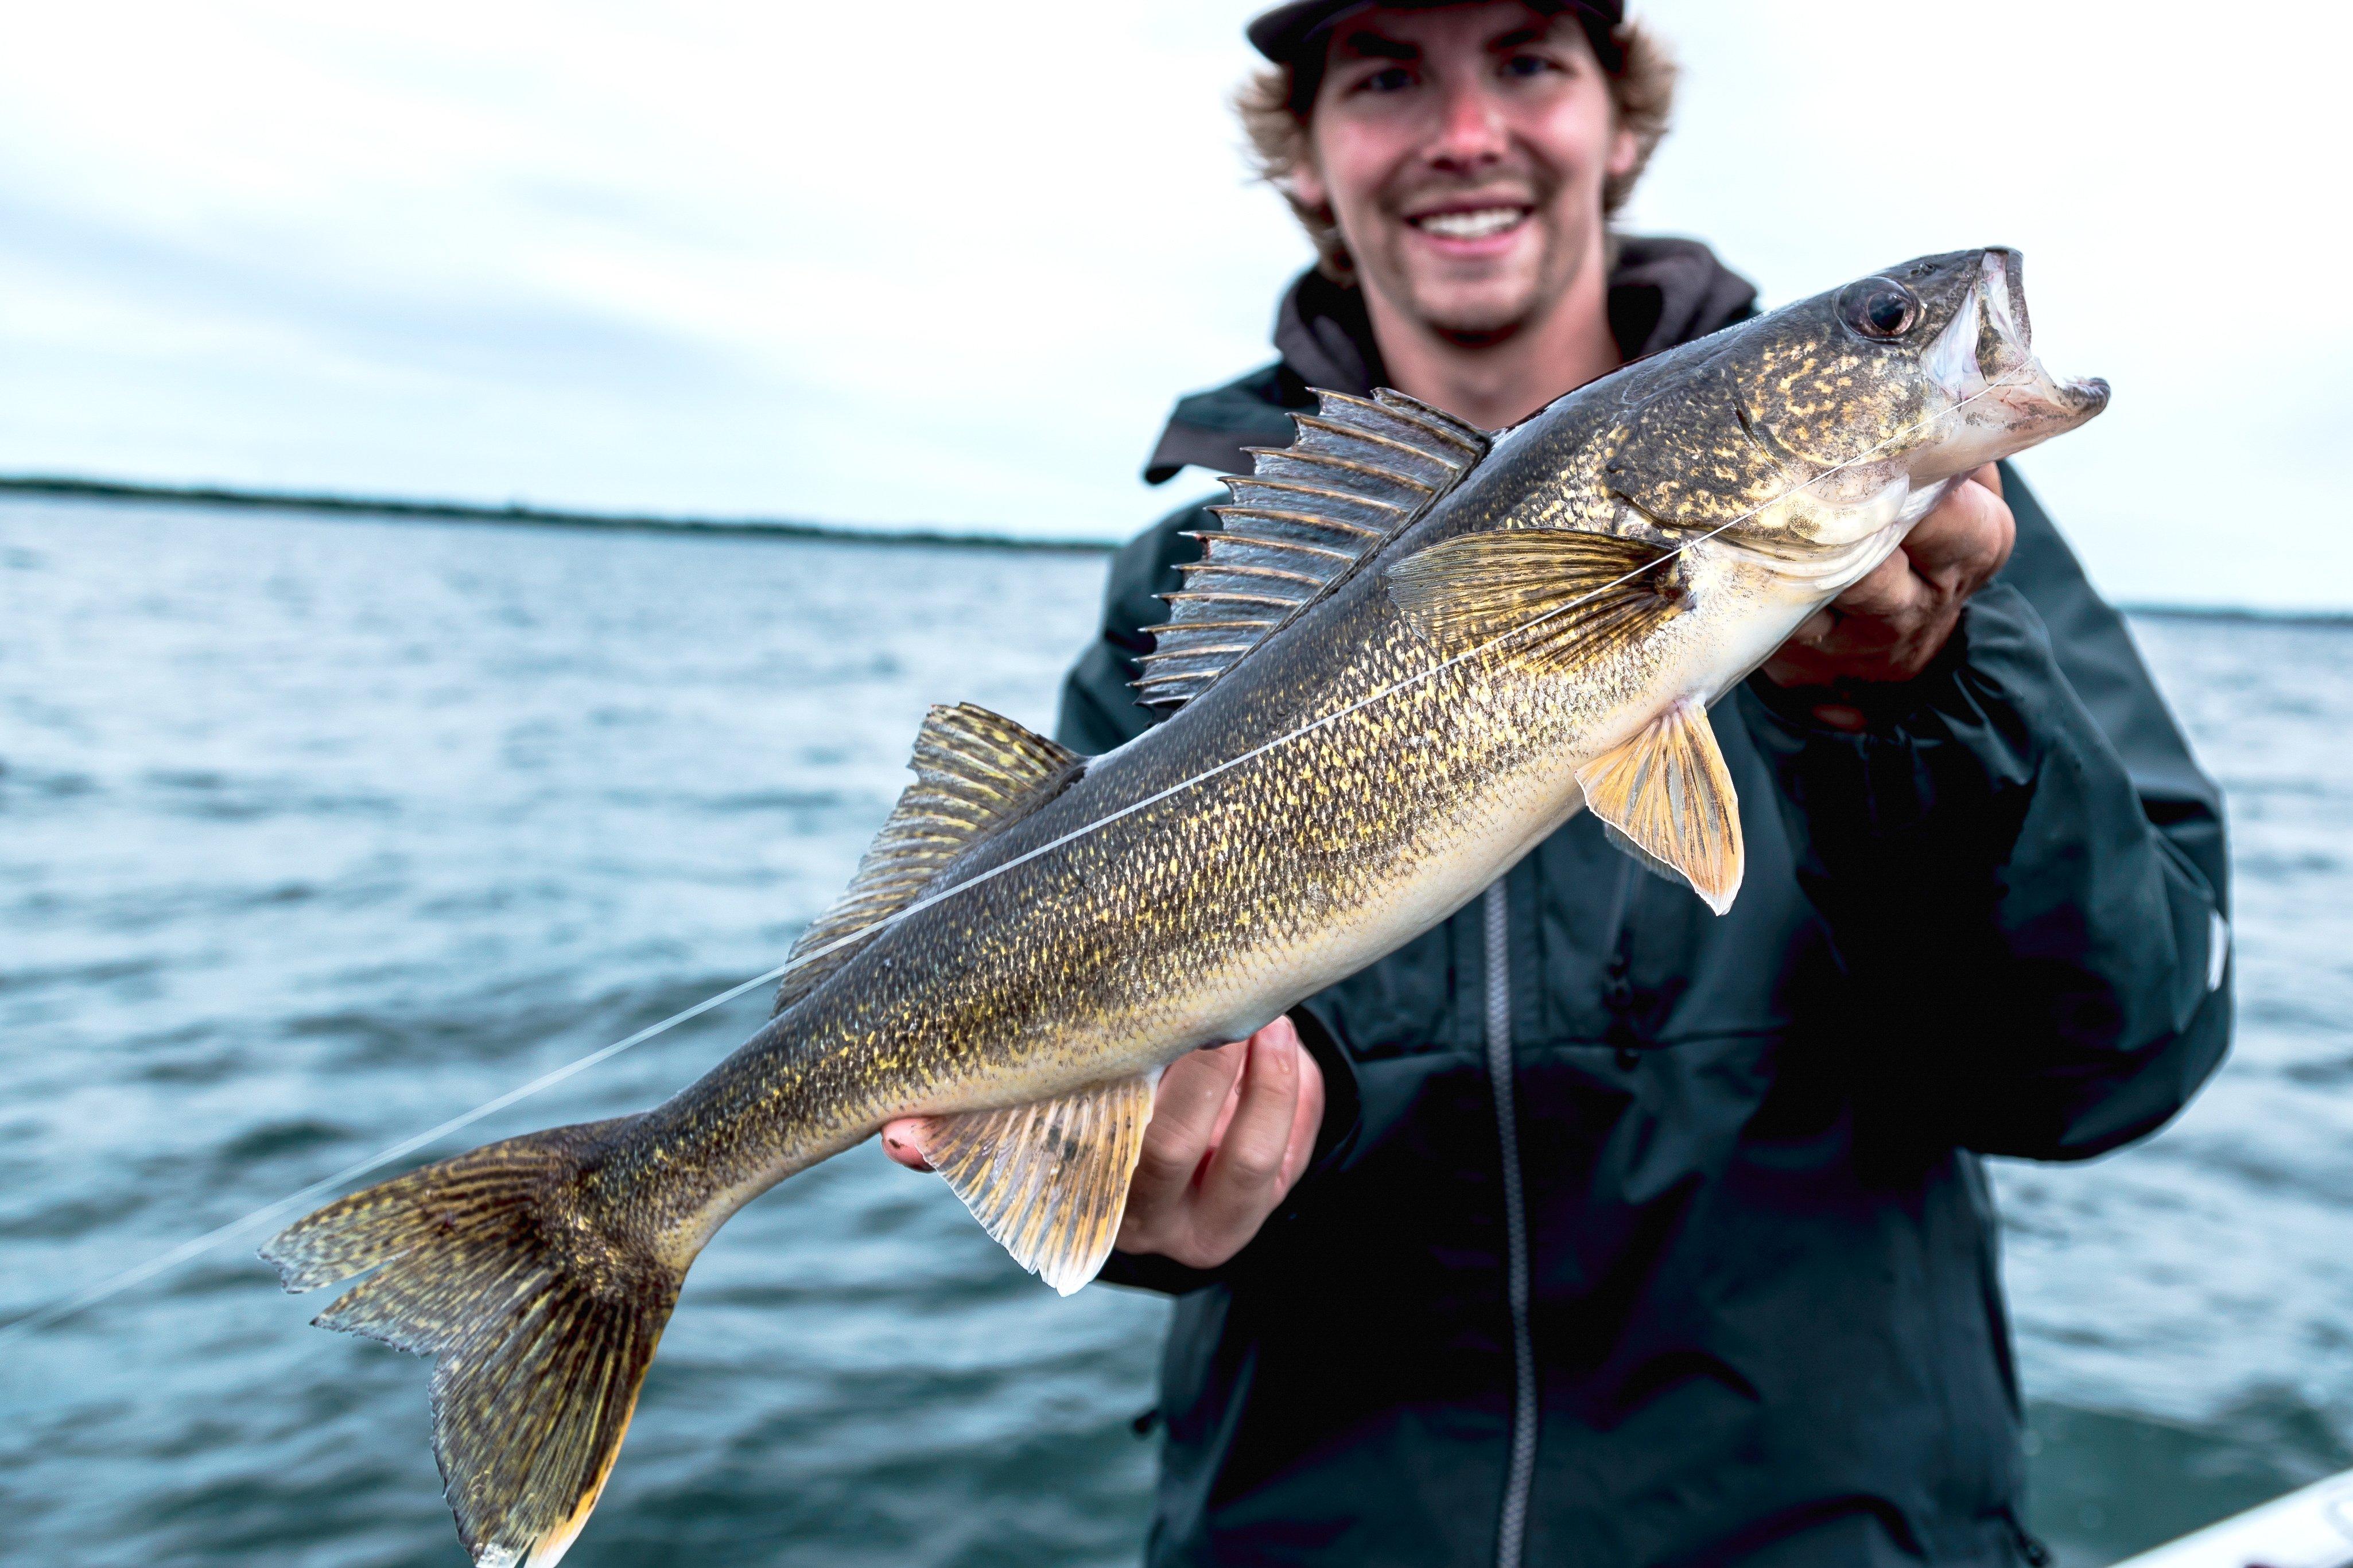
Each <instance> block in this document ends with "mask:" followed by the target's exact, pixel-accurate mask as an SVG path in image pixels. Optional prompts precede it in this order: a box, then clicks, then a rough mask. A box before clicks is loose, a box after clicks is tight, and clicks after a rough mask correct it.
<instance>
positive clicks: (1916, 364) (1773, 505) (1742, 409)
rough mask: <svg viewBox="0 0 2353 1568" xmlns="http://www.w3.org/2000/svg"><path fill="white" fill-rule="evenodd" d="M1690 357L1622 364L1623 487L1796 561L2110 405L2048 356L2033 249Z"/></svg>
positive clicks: (1956, 258) (1925, 261)
mask: <svg viewBox="0 0 2353 1568" xmlns="http://www.w3.org/2000/svg"><path fill="white" fill-rule="evenodd" d="M1677 353H1678V354H1679V355H1684V356H1688V357H1685V358H1682V359H1680V360H1678V358H1677V356H1676V355H1669V356H1663V357H1662V360H1660V361H1658V362H1652V363H1653V364H1654V366H1655V368H1653V369H1651V371H1650V372H1649V374H1642V373H1643V368H1644V367H1643V366H1641V365H1639V364H1638V365H1634V366H1630V367H1628V369H1627V371H1626V372H1623V373H1621V374H1624V375H1625V376H1626V377H1627V381H1626V382H1625V383H1624V387H1625V390H1624V392H1623V393H1622V394H1621V399H1622V403H1621V408H1622V413H1621V415H1620V424H1619V426H1618V428H1617V430H1616V432H1615V436H1614V440H1613V450H1612V453H1611V455H1610V457H1609V461H1608V464H1607V474H1608V479H1609V486H1610V488H1611V489H1613V490H1614V491H1616V493H1618V494H1619V495H1620V496H1621V497H1622V498H1624V500H1626V501H1627V502H1628V503H1629V504H1630V505H1631V506H1632V507H1633V508H1634V509H1636V510H1638V511H1639V512H1640V513H1641V515H1642V517H1643V519H1644V520H1645V521H1648V522H1650V523H1651V524H1653V525H1656V526H1658V527H1660V528H1662V529H1663V530H1666V531H1670V532H1675V531H1695V530H1705V531H1710V532H1711V533H1725V534H1728V535H1730V537H1731V540H1732V542H1735V543H1738V544H1745V545H1747V546H1749V547H1751V548H1752V549H1756V550H1760V551H1763V552H1767V553H1769V554H1772V555H1775V556H1777V557H1778V558H1780V559H1783V560H1785V561H1794V560H1796V559H1798V558H1799V557H1802V556H1805V555H1808V554H1812V553H1816V552H1824V551H1831V552H1843V551H1850V550H1852V549H1853V548H1855V547H1857V546H1859V545H1860V544H1862V542H1866V541H1870V540H1873V539H1874V538H1877V537H1879V536H1882V535H1884V534H1887V533H1888V532H1889V531H1891V530H1894V529H1895V528H1897V527H1899V526H1901V525H1908V524H1909V523H1911V522H1914V521H1918V520H1919V518H1920V517H1921V516H1923V515H1925V514H1926V511H1927V510H1929V509H1930V508H1931V507H1933V506H1934V505H1935V503H1936V500H1937V498H1938V497H1939V496H1941V495H1942V493H1943V491H1944V488H1945V487H1946V486H1947V484H1948V483H1949V482H1950V481H1952V480H1954V479H1957V476H1959V475H1962V474H1966V473H1968V471H1970V470H1971V469H1973V468H1978V466H1980V465H1981V464H1985V463H1989V462H1992V461H1994V460H1995V459H1997V458H2006V457H2009V456H2010V455H2011V454H2012V453H2014V452H2019V451H2022V450H2024V449H2025V448H2027V447H2031V446H2033V445H2035V444H2036V443H2037V442H2039V441H2043V440H2047V439H2049V438H2050V437H2052V436H2055V435H2058V434H2059V433H2060V432H2062V431H2064V430H2071V429H2073V428H2074V427H2075V426H2078V425H2081V424H2083V423H2084V421H2085V420H2087V419H2090V418H2091V417H2092V416H2094V415H2095V414H2097V413H2099V411H2100V410H2101V409H2102V408H2103V407H2105V405H2106V404H2107V399H2108V388H2107V384H2106V383H2105V382H2102V381H2096V380H2093V381H2068V382H2063V381H2060V380H2058V379H2056V378H2054V377H2053V376H2052V374H2050V373H2049V372H2048V371H2046V370H2044V369H2043V368H2042V363H2041V362H2040V361H2039V360H2037V359H2036V358H2035V357H2034V352H2033V347H2032V338H2031V327H2030V325H2029V320H2028V316H2027V312H2026V294H2025V290H2024V288H2023V286H2022V284H2021V266H2020V258H2019V254H2018V252H2016V251H2014V250H2010V249H2007V248H2004V247H1998V246H1997V247H1988V248H1986V249H1982V250H1961V251H1953V252H1950V253H1948V254H1947V255H1943V256H1924V257H1922V258H1919V259H1918V260H1915V261H1909V262H1905V264H1903V265H1902V266H1899V267H1892V268H1888V269H1887V270H1885V271H1883V272H1874V273H1873V274H1871V275H1870V276H1868V277H1865V278H1860V279H1856V280H1855V281H1853V282H1852V283H1849V284H1847V285H1845V286H1844V287H1842V288H1839V289H1831V290H1830V291H1829V292H1827V293H1823V294H1818V295H1816V296H1814V297H1813V298H1812V299H1810V300H1799V302H1798V303H1796V304H1793V305H1788V306H1784V307H1783V308H1782V309H1780V310H1775V311H1773V312H1771V313H1770V314H1769V315H1765V316H1760V317H1757V319H1755V320H1753V321H1746V322H1743V323H1741V324H1740V325H1738V326H1735V327H1732V328H1729V329H1727V330H1725V331H1723V332H1720V333H1718V334H1716V335H1715V337H1713V338H1707V339H1702V340H1701V341H1700V342H1697V343H1694V344H1692V345H1691V346H1690V347H1689V348H1688V349H1686V350H1683V351H1678V352H1677ZM1898 537H1900V535H1898ZM1890 547H1891V548H1892V545H1891V546H1890Z"/></svg>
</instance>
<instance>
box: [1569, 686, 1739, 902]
mask: <svg viewBox="0 0 2353 1568" xmlns="http://www.w3.org/2000/svg"><path fill="white" fill-rule="evenodd" d="M1577 784H1579V785H1580V786H1581V787H1582V788H1583V789H1584V791H1585V805H1586V808H1587V809H1588V810H1589V811H1591V812H1592V813H1593V815H1594V816H1598V817H1599V818H1600V819H1601V820H1602V823H1603V825H1604V826H1607V827H1608V829H1609V838H1610V841H1611V842H1612V843H1614V844H1616V845H1617V846H1618V847H1619V848H1620V849H1623V850H1625V851H1626V852H1627V853H1628V854H1630V855H1631V856H1633V857H1634V858H1635V859H1636V860H1638V861H1640V862H1641V864H1642V865H1643V866H1645V867H1647V868H1650V869H1651V870H1653V871H1656V872H1658V873H1659V874H1660V875H1661V876H1662V877H1664V878H1666V879H1668V880H1669V881H1671V882H1688V883H1689V884H1691V889H1692V891H1694V892H1695V893H1697V894H1698V895H1699V896H1700V897H1701V898H1703V899H1704V900H1707V907H1708V908H1709V909H1711V910H1715V912H1716V913H1717V914H1722V913H1724V911H1725V910H1728V909H1730V908H1731V907H1732V900H1733V896H1734V895H1735V894H1736V893H1738V892H1739V891H1740V873H1741V868H1742V865H1743V858H1744V852H1743V850H1742V848H1741V843H1740V798H1739V796H1738V795H1735V794H1734V793H1733V788H1732V771H1731V770H1730V769H1729V768H1726V767H1725V765H1724V752H1722V751H1720V750H1718V749H1717V747H1716V743H1715V730H1714V729H1713V728H1712V727H1711V726H1710V725H1709V723H1708V721H1707V709H1706V708H1705V707H1704V706H1703V705H1702V704H1701V703H1700V702H1698V701H1697V700H1695V699H1693V698H1688V697H1687V698H1684V699H1683V700H1681V701H1678V702H1676V703H1674V704H1673V705H1672V706H1671V707H1669V708H1668V709H1667V710H1666V711H1665V712H1663V713H1662V714H1660V715H1659V716H1658V717H1657V718H1655V719H1653V720H1651V722H1650V723H1649V724H1648V725H1646V726H1644V727H1643V729H1642V730H1641V732H1639V733H1638V734H1636V735H1634V736H1632V737H1631V738H1630V739H1628V740H1625V741H1621V742H1619V743H1618V744H1617V745H1615V746H1612V747H1611V748H1610V749H1609V750H1608V751H1606V752H1602V753H1601V754H1600V755H1599V756H1597V757H1595V758H1593V759H1592V760H1591V761H1590V762H1588V763H1586V764H1585V765H1584V766H1583V767H1581V768H1579V769H1577Z"/></svg>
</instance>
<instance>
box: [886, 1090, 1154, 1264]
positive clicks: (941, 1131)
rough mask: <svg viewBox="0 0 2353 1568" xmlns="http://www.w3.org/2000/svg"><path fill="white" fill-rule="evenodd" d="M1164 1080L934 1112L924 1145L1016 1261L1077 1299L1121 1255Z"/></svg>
mask: <svg viewBox="0 0 2353 1568" xmlns="http://www.w3.org/2000/svg"><path fill="white" fill-rule="evenodd" d="M1159 1079H1160V1075H1159V1074H1158V1073H1156V1072H1154V1073H1147V1074H1143V1075H1139V1076H1137V1077H1135V1078H1127V1079H1119V1080H1118V1081H1116V1082H1113V1083H1105V1084H1098V1085H1096V1086H1095V1087H1094V1088H1092V1089H1081V1090H1079V1091H1078V1092H1077V1093H1076V1094H1067V1095H1064V1096H1062V1097H1061V1098H1060V1099H1058V1100H1038V1101H1035V1102H1033V1103H1031V1104H1029V1105H1017V1106H1013V1107H1011V1108H1009V1109H1008V1110H970V1111H965V1112H962V1113H960V1114H957V1115H954V1116H928V1117H924V1118H923V1120H922V1122H921V1125H920V1126H919V1127H918V1128H917V1130H916V1133H915V1147H916V1148H917V1149H918V1150H920V1151H921V1152H922V1153H923V1158H924V1160H925V1161H926V1162H928V1163H930V1164H931V1166H932V1168H933V1169H934V1170H935V1171H937V1172H939V1173H940V1174H941V1175H942V1176H944V1177H945V1178H947V1184H948V1186H949V1187H950V1188H951V1189H952V1190H953V1191H954V1192H955V1195H956V1196H957V1197H959V1198H961V1199H963V1200H964V1205H965V1207H966V1208H968V1209H970V1210H971V1211H972V1216H973V1218H975V1219H976V1220H978V1221H980V1224H981V1228H982V1229H984V1230H986V1231H987V1232H988V1234H989V1235H990V1236H991V1237H995V1238H996V1239H997V1242H998V1243H999V1244H1000V1245H1002V1246H1003V1247H1004V1248H1005V1250H1006V1251H1008V1252H1009V1253H1011V1254H1012V1255H1013V1260H1014V1261H1015V1262H1016V1263H1018V1264H1019V1265H1021V1267H1022V1268H1027V1269H1029V1271H1030V1272H1031V1273H1033V1274H1035V1275H1037V1276H1038V1277H1039V1279H1043V1280H1044V1281H1045V1282H1046V1283H1047V1284H1049V1285H1051V1286H1052V1287H1053V1288H1054V1289H1056V1290H1058V1291H1060V1293H1061V1294H1063V1295H1065V1296H1067V1295H1069V1294H1071V1292H1072V1291H1073V1290H1076V1289H1078V1288H1079V1287H1080V1286H1082V1285H1084V1284H1085V1283H1086V1282H1087V1281H1088V1280H1090V1279H1093V1278H1094V1277H1095V1275H1096V1273H1097V1272H1098V1271H1099V1270H1100V1269H1101V1268H1103V1259H1104V1258H1109V1257H1110V1256H1111V1248H1112V1243H1113V1240H1114V1239H1116V1238H1117V1237H1118V1236H1119V1222H1120V1216H1121V1215H1122V1214H1124V1212H1125V1210H1126V1208H1127V1184H1128V1180H1129V1178H1131V1177H1132V1176H1134V1174H1135V1162H1136V1158H1137V1156H1138V1155H1139V1154H1141V1153H1142V1152H1143V1150H1144V1128H1145V1123H1146V1122H1148V1121H1151V1120H1152V1091H1153V1087H1154V1086H1155V1084H1156V1083H1158V1081H1159Z"/></svg>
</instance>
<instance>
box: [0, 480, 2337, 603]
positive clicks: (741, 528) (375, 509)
mask: <svg viewBox="0 0 2353 1568" xmlns="http://www.w3.org/2000/svg"><path fill="white" fill-rule="evenodd" d="M0 495H37V496H56V497H59V498H62V499H65V500H137V501H155V502H159V503H162V504H164V505H166V506H208V507H250V508H253V509H255V510H267V511H325V512H336V513H340V514H343V515H345V516H353V517H370V516H375V517H401V518H415V519H417V520H419V521H427V522H523V523H531V524H533V525H535V526H539V527H548V528H587V529H597V528H603V529H626V530H630V531H644V532H666V533H703V534H721V535H741V536H744V537H749V538H755V539H756V538H765V539H820V540H827V541H830V542H836V543H843V544H926V545H941V546H946V547H949V548H954V549H961V550H1019V551H1043V552H1050V553H1054V554H1061V555H1100V554H1103V553H1104V552H1108V551H1113V550H1116V549H1118V548H1119V542H1118V541H1116V540H1087V539H1010V538H1008V537H1006V536H1005V535H1003V534H993V533H948V532H944V531H939V530H937V529H920V528H896V529H891V528H844V527H842V526H840V525H839V524H835V523H823V522H796V521H790V520H787V519H784V518H765V517H743V518H722V517H682V516H672V515H665V514H662V513H658V512H619V511H580V510H571V509H569V508H563V507H538V506H524V505H522V504H520V503H516V504H513V505H510V506H470V505H467V504H466V503H464V502H462V501H434V500H392V499H389V498H385V497H382V496H351V495H332V494H323V493H322V494H311V493H305V492H302V491H299V490H248V489H229V488H227V487H225V486H211V485H203V486H188V485H142V484H130V483H126V482H124V481H121V480H117V479H70V478H67V477H64V476H62V475H48V474H0ZM2116 607H2117V608H2118V609H2119V610H2122V611H2123V612H2124V613H2125V614H2126V615H2128V616H2146V617H2148V618H2150V619H2154V620H2174V621H2245V622H2249V623H2252V624H2255V625H2260V626H2353V610H2264V609H2253V608H2249V607H2247V606H2244V605H2145V604H2124V605H2117V606H2116Z"/></svg>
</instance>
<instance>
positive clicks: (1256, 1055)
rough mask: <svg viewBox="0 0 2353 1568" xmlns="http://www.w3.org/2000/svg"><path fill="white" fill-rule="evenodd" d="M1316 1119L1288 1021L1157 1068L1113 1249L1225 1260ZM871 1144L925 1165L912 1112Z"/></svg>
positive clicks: (1280, 1192) (1274, 1200)
mask: <svg viewBox="0 0 2353 1568" xmlns="http://www.w3.org/2000/svg"><path fill="white" fill-rule="evenodd" d="M1323 1125H1324V1070H1323V1068H1319V1067H1317V1066H1316V1065H1315V1058H1314V1056H1312V1055H1311V1054H1309V1052H1308V1050H1307V1048H1306V1047H1303V1046H1302V1045H1301V1044H1300V1043H1299V1031H1298V1030H1297V1029H1296V1028H1295V1027H1293V1025H1292V1022H1291V1020H1290V1019H1288V1018H1277V1019H1276V1020H1275V1021H1274V1022H1273V1023H1271V1024H1269V1025H1268V1026H1266V1027H1265V1028H1263V1029H1261V1030H1260V1031H1259V1032H1258V1033H1257V1034H1255V1035H1252V1036H1251V1037H1250V1038H1249V1039H1247V1040H1237V1041H1236V1042H1234V1043H1233V1044H1232V1045H1229V1046H1212V1047H1208V1048H1207V1049H1205V1050H1198V1051H1195V1052H1194V1053H1193V1054H1192V1055H1191V1056H1188V1057H1182V1058H1178V1059H1177V1060H1176V1061H1175V1062H1174V1063H1172V1064H1170V1066H1169V1068H1168V1070H1167V1071H1166V1072H1165V1073H1163V1074H1161V1076H1160V1088H1159V1091H1158V1093H1157V1094H1156V1095H1155V1097H1154V1100H1153V1102H1152V1122H1151V1125H1149V1126H1148V1127H1146V1128H1145V1130H1144V1152H1143V1154H1142V1156H1141V1157H1140V1158H1139V1159H1138V1160H1137V1161H1136V1164H1135V1177H1134V1180H1133V1181H1131V1182H1130V1183H1129V1184H1128V1188H1127V1215H1126V1217H1125V1218H1124V1220H1123V1221H1122V1222H1121V1224H1120V1227H1119V1242H1118V1246H1119V1249H1120V1250H1121V1251H1122V1252H1141V1253H1156V1254H1158V1255H1159V1256H1161V1257H1163V1258H1173V1259H1175V1260H1176V1262H1178V1263H1182V1264H1185V1265H1187V1266H1188V1267H1190V1268H1216V1267H1217V1266H1218V1265H1219V1264H1220V1263H1223V1262H1225V1261H1226V1259H1228V1258H1231V1257H1232V1256H1233V1255H1234V1254H1235V1253H1237V1252H1240V1250H1241V1249H1242V1248H1243V1247H1247V1246H1248V1245H1249V1244H1250V1237H1254V1236H1256V1235H1257V1234H1258V1227H1259V1226H1262V1225H1264V1224H1265V1223H1266V1216H1267V1215H1271V1214H1272V1213H1273V1212H1274V1210H1275V1205H1278V1204H1280V1203H1282V1200H1283V1199H1284V1198H1285V1197H1286V1196H1288V1195H1289V1194H1290V1192H1291V1189H1292V1187H1293V1184H1295V1183H1297V1182H1298V1180H1299V1173H1301V1172H1302V1171H1303V1170H1305V1169H1306V1168H1307V1158H1308V1156H1309V1155H1310V1154H1311V1153H1313V1152H1314V1149H1315V1134H1316V1133H1317V1132H1318V1131H1321V1130H1322V1128H1323ZM882 1152H884V1153H886V1154H888V1155H890V1157H891V1158H892V1159H893V1160H896V1161H897V1162H898V1163H900V1164H902V1165H905V1166H908V1167H909V1168H911V1169H913V1170H917V1171H923V1170H928V1169H930V1167H929V1166H927V1165H925V1164H924V1163H923V1155H922V1154H921V1153H920V1152H918V1151H917V1150H916V1147H915V1122H914V1121H913V1120H912V1119H904V1120H901V1121H893V1122H892V1123H890V1124H889V1125H887V1126H886V1127H884V1128H883V1129H882Z"/></svg>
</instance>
